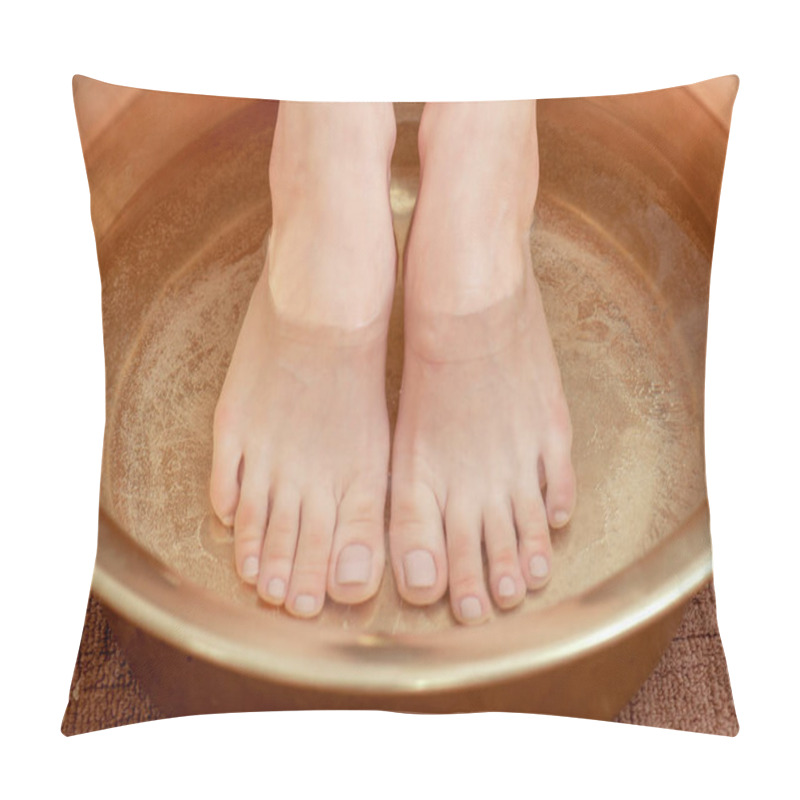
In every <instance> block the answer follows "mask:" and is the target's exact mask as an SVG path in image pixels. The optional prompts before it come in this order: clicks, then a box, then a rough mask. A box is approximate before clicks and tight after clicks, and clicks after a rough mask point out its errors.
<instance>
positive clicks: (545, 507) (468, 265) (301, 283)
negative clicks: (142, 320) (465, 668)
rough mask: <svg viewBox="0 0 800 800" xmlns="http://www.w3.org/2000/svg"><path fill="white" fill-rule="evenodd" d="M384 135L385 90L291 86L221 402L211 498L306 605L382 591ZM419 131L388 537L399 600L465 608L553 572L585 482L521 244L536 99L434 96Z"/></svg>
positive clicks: (389, 291)
mask: <svg viewBox="0 0 800 800" xmlns="http://www.w3.org/2000/svg"><path fill="white" fill-rule="evenodd" d="M395 135H396V127H395V120H394V113H393V109H392V106H391V104H388V103H386V104H384V103H374V104H370V103H363V104H316V103H281V105H280V108H279V114H278V121H277V125H276V130H275V138H274V142H273V149H272V158H271V162H270V186H271V191H272V197H273V227H272V230H271V233H270V238H269V246H268V255H267V264H266V266H265V269H264V271H263V274H262V275H261V278H260V279H259V281H258V283H257V285H256V287H255V290H254V292H253V295H252V298H251V301H250V306H249V309H248V311H247V315H246V317H245V320H244V323H243V327H242V330H241V332H240V334H239V339H238V341H237V344H236V348H235V351H234V354H233V359H232V361H231V365H230V368H229V371H228V375H227V377H226V380H225V384H224V386H223V389H222V393H221V396H220V399H219V403H218V405H217V409H216V414H215V421H214V460H213V467H212V475H211V501H212V505H213V507H214V510H215V512H216V513H217V515H218V516H219V517H220V519H221V520H222V521H223V522H225V523H226V524H229V525H232V526H233V529H234V551H235V562H236V569H237V571H238V573H239V575H240V576H241V578H242V579H243V580H244V581H246V582H248V583H251V584H255V586H256V588H257V591H258V594H259V595H260V596H261V597H262V598H263V599H264V600H265V601H266V602H268V603H271V604H274V605H284V606H285V607H286V609H287V610H288V611H289V612H290V613H292V614H294V615H296V616H299V617H313V616H314V615H316V614H318V613H319V612H320V611H321V609H322V607H323V604H324V602H325V597H326V594H327V595H328V596H330V597H331V598H332V599H333V600H335V601H338V602H341V603H359V602H362V601H364V600H366V599H368V598H370V597H372V596H373V595H374V594H375V593H376V591H377V590H378V587H379V585H380V581H381V577H382V575H383V570H384V565H385V544H384V507H385V503H386V489H387V472H388V466H389V457H390V441H389V439H390V432H389V422H388V416H387V410H386V398H385V393H384V392H385V390H384V381H385V361H386V344H387V330H388V324H389V315H390V310H391V304H392V297H393V292H394V284H395V277H396V248H395V240H394V232H393V227H392V214H391V208H390V205H389V180H390V162H391V157H392V152H393V148H394V141H395ZM419 152H420V190H419V195H418V199H417V205H416V208H415V211H414V218H413V223H412V227H411V231H410V234H409V240H408V245H407V248H406V264H405V274H404V282H405V286H404V289H405V360H404V372H403V388H402V394H401V399H400V407H399V412H398V420H397V426H396V431H395V436H394V443H393V450H392V456H391V458H392V461H391V467H392V486H391V522H390V529H389V546H390V552H391V562H392V567H393V570H394V575H395V578H396V583H397V588H398V591H399V592H400V595H401V596H402V597H403V598H404V599H405V600H407V601H408V602H410V603H413V604H416V605H425V604H429V603H433V602H435V601H437V600H438V599H440V598H441V597H442V596H443V595H444V594H445V592H446V591H447V590H448V588H449V592H450V604H451V608H452V611H453V614H454V615H455V617H456V619H457V620H458V621H459V622H462V623H477V622H482V621H484V620H486V619H488V618H489V617H490V616H491V615H492V600H493V601H494V604H495V605H496V606H497V607H499V608H502V609H507V608H511V607H513V606H515V605H517V604H518V603H520V602H521V601H522V599H523V598H524V596H525V592H526V590H527V589H538V588H540V587H542V586H543V585H544V584H545V583H546V582H547V581H548V579H549V575H550V566H551V557H552V550H551V545H550V528H558V527H562V526H563V525H565V524H566V523H567V522H568V521H569V518H570V516H571V514H572V510H573V507H574V503H575V477H574V472H573V468H572V463H571V459H570V448H571V436H572V434H571V426H570V419H569V412H568V410H567V404H566V400H565V398H564V393H563V390H562V386H561V378H560V373H559V369H558V365H557V363H556V358H555V354H554V352H553V347H552V343H551V340H550V335H549V331H548V329H547V323H546V320H545V316H544V310H543V307H542V302H541V297H540V294H539V288H538V286H537V284H536V281H535V278H534V275H533V272H532V268H531V263H530V249H529V239H528V237H529V230H530V225H531V223H532V219H533V206H534V201H535V199H536V191H537V187H538V171H539V170H538V145H537V138H536V118H535V104H534V103H527V102H512V103H497V102H494V103H444V104H439V103H436V104H431V103H429V104H428V105H426V107H425V109H424V111H423V116H422V119H421V122H420V129H419ZM482 546H485V550H486V556H487V560H488V565H489V570H488V586H487V580H486V579H485V578H484V569H483V558H482ZM490 597H491V600H490Z"/></svg>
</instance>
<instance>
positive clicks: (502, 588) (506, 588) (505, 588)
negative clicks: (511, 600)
mask: <svg viewBox="0 0 800 800" xmlns="http://www.w3.org/2000/svg"><path fill="white" fill-rule="evenodd" d="M516 593H517V584H516V583H514V579H513V578H509V576H508V575H505V576H504V577H502V578H500V584H499V585H498V587H497V594H498V595H500V597H513V596H514V595H515V594H516Z"/></svg>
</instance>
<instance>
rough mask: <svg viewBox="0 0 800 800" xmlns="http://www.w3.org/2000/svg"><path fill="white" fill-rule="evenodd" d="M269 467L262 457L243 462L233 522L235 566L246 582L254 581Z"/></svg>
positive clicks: (265, 503) (263, 522) (258, 558)
mask: <svg viewBox="0 0 800 800" xmlns="http://www.w3.org/2000/svg"><path fill="white" fill-rule="evenodd" d="M268 481H269V471H268V468H267V465H266V463H265V461H263V460H261V461H259V460H257V459H253V460H252V461H249V462H247V461H246V462H245V465H244V474H243V476H242V491H241V497H240V498H239V504H238V506H237V507H236V516H235V518H234V524H233V552H234V560H235V562H236V569H237V571H238V573H239V575H240V576H241V578H242V580H243V581H245V582H246V583H255V582H256V580H257V578H258V573H259V564H260V562H261V547H262V545H263V543H264V533H265V531H266V527H267V512H268V506H269V483H268Z"/></svg>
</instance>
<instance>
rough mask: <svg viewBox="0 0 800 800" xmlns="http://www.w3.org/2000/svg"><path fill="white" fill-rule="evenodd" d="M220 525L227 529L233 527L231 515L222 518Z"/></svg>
mask: <svg viewBox="0 0 800 800" xmlns="http://www.w3.org/2000/svg"><path fill="white" fill-rule="evenodd" d="M222 524H223V525H225V526H227V527H228V528H232V527H233V515H232V514H231V515H230V516H227V517H223V518H222Z"/></svg>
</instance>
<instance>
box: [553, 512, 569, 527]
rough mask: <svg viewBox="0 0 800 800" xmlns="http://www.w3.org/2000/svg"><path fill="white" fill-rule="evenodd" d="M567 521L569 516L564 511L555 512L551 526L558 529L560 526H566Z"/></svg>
mask: <svg viewBox="0 0 800 800" xmlns="http://www.w3.org/2000/svg"><path fill="white" fill-rule="evenodd" d="M568 520H569V514H567V512H566V511H556V513H555V514H553V524H554V525H555V526H556V527H557V528H560V527H561V526H562V525H566V524H567V521H568Z"/></svg>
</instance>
